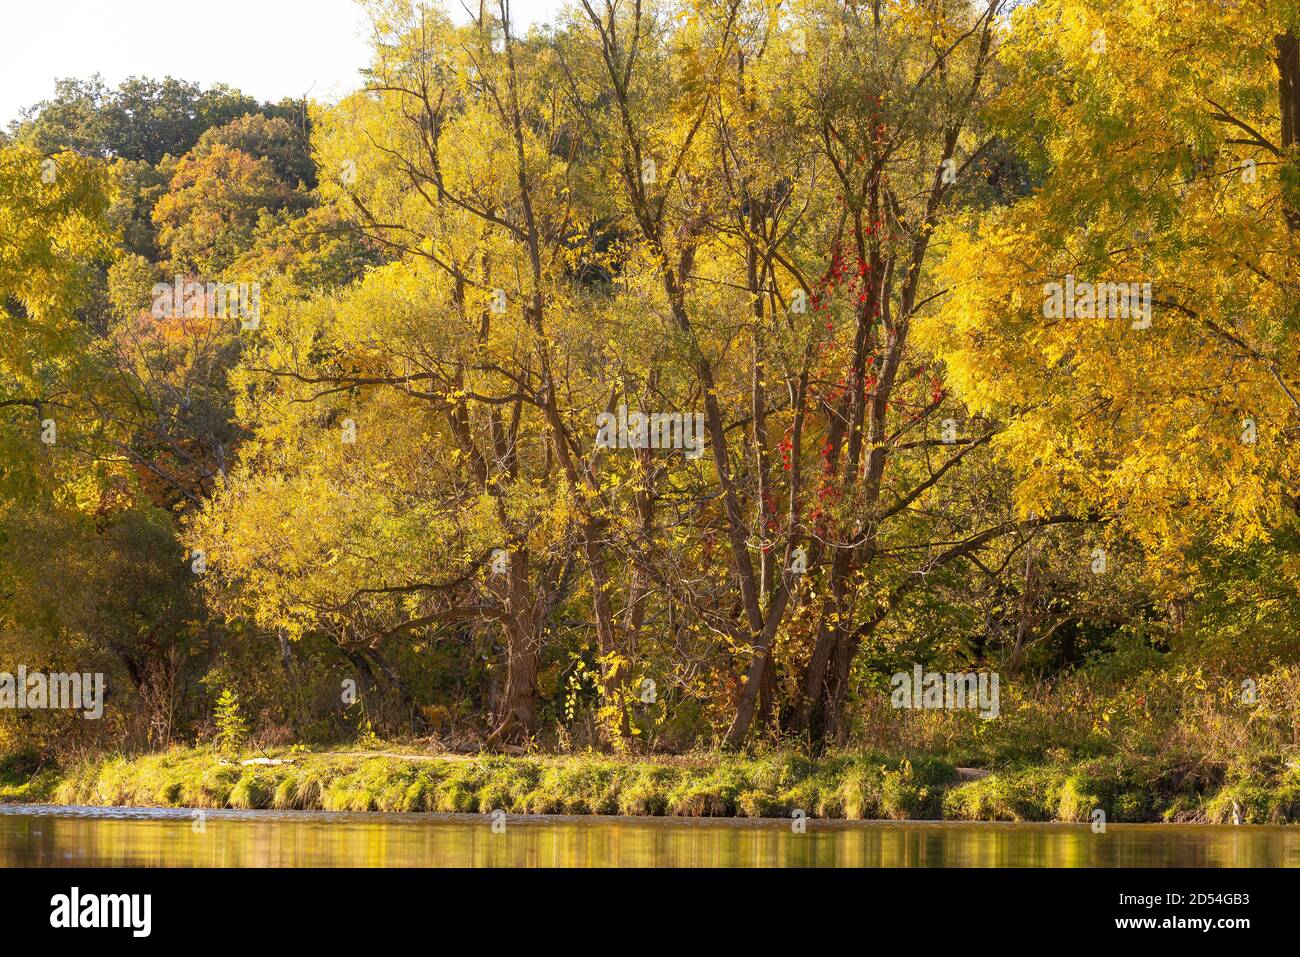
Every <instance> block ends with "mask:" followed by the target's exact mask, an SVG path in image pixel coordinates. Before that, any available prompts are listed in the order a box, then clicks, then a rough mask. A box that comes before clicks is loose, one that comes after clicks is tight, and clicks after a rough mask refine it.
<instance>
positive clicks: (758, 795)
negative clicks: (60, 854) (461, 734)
mask: <svg viewBox="0 0 1300 957" xmlns="http://www.w3.org/2000/svg"><path fill="white" fill-rule="evenodd" d="M268 759H269V760H270V761H282V762H284V763H278V764H277V763H265V762H266V761H267V760H268ZM255 760H260V761H262V762H263V763H258V764H252V763H242V762H241V760H240V759H232V758H230V757H223V756H222V755H221V754H219V753H217V752H216V751H213V750H211V749H206V748H190V749H174V750H171V751H167V752H164V753H159V754H146V755H140V756H136V757H130V758H128V757H123V756H114V757H106V758H98V759H92V760H87V761H84V762H82V763H80V764H76V765H73V766H69V767H67V768H55V767H40V768H38V769H36V770H35V772H34V773H32V771H31V770H30V769H28V770H26V771H23V770H21V769H16V768H13V767H10V768H7V769H5V771H4V773H3V775H2V776H0V802H4V803H29V804H34V803H54V804H65V805H90V806H109V807H111V806H136V807H196V808H239V809H300V810H324V811H398V812H403V811H404V812H443V813H488V812H491V811H494V810H503V811H505V812H507V813H510V814H623V815H650V816H679V817H789V816H792V815H795V814H796V812H798V811H802V812H804V814H806V815H807V816H808V817H811V818H845V819H850V820H853V819H875V820H954V821H1090V820H1092V819H1093V812H1094V811H1096V810H1101V811H1103V812H1104V813H1105V816H1106V817H1105V819H1106V820H1107V821H1109V822H1158V821H1165V822H1188V823H1193V822H1194V823H1201V822H1204V823H1226V822H1230V821H1231V820H1232V819H1233V815H1234V809H1235V811H1236V814H1237V817H1238V819H1239V820H1241V821H1242V822H1243V823H1256V824H1282V823H1297V822H1300V766H1297V765H1296V764H1295V763H1291V762H1285V761H1279V762H1276V763H1275V764H1274V765H1272V766H1268V765H1259V766H1255V767H1253V768H1251V769H1250V771H1249V772H1248V773H1243V772H1242V770H1241V769H1240V768H1237V769H1231V770H1228V769H1219V768H1214V767H1207V766H1205V764H1204V762H1199V763H1198V762H1196V761H1194V760H1189V759H1186V758H1184V759H1178V758H1175V757H1173V756H1168V755H1165V756H1160V757H1150V758H1142V757H1133V756H1124V757H1120V756H1107V757H1100V758H1091V759H1086V760H1080V761H1068V760H1059V761H1056V762H1052V763H1046V764H1038V765H1020V766H1016V767H1008V768H1002V769H992V770H989V771H987V773H986V772H984V771H979V770H959V769H958V767H957V766H955V765H954V764H952V763H950V762H948V761H946V760H943V759H941V758H935V757H914V758H911V759H907V758H899V757H895V756H887V755H882V754H879V753H855V754H849V753H844V754H832V755H826V756H823V757H821V758H819V759H817V760H810V759H808V758H806V757H803V756H801V755H797V754H792V753H788V752H778V753H772V754H766V755H759V756H754V757H739V756H726V755H719V754H714V753H701V754H695V755H687V756H675V757H667V756H665V757H635V758H634V757H627V758H622V757H611V756H605V755H578V756H543V755H539V756H526V757H504V756H497V755H492V756H487V755H485V756H468V757H467V756H458V755H440V754H420V753H409V754H407V753H396V752H395V750H394V749H392V748H387V749H385V751H384V752H383V753H379V752H375V753H367V752H357V751H348V752H331V751H302V750H294V751H288V750H282V751H268V752H267V753H266V755H259V756H249V755H245V756H243V761H255ZM977 775H982V776H977Z"/></svg>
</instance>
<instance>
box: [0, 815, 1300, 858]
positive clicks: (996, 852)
mask: <svg viewBox="0 0 1300 957" xmlns="http://www.w3.org/2000/svg"><path fill="white" fill-rule="evenodd" d="M195 813H196V812H192V811H188V810H173V809H156V808H87V807H46V806H9V807H4V806H0V867H120V866H130V867H158V866H162V867H345V866H346V867H574V866H577V867H609V866H616V867H1166V866H1171V867H1296V866H1300V828H1288V827H1252V826H1242V827H1232V826H1223V827H1218V826H1207V825H1190V824H1187V825H1182V824H1111V825H1108V826H1107V828H1106V833H1105V834H1094V833H1092V831H1091V829H1090V827H1089V826H1088V825H1087V824H972V823H948V822H941V823H940V822H923V821H906V822H894V821H888V822H878V821H808V822H807V831H806V833H803V834H796V833H794V832H793V831H792V829H791V822H790V821H788V820H759V821H754V820H735V819H718V818H712V819H710V818H703V819H682V818H619V817H563V816H549V815H547V816H543V815H538V816H528V817H515V816H511V817H508V818H506V819H505V828H504V831H503V832H502V833H494V832H493V829H492V819H491V818H490V817H489V816H487V815H479V814H332V813H325V812H314V811H205V812H204V815H205V820H204V822H203V823H204V828H203V830H202V832H197V831H196V830H195V826H196V824H195V821H194V820H193V817H192V816H193V815H194V814H195Z"/></svg>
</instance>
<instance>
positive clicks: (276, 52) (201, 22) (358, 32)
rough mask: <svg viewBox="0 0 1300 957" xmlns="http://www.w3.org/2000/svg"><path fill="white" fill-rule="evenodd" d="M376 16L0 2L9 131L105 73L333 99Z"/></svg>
mask: <svg viewBox="0 0 1300 957" xmlns="http://www.w3.org/2000/svg"><path fill="white" fill-rule="evenodd" d="M470 2H472V3H474V5H475V6H476V5H477V2H476V0H470ZM444 5H445V6H446V7H447V9H448V10H449V11H451V13H452V15H453V16H456V14H457V13H460V12H461V7H460V4H459V2H458V0H444ZM561 5H562V4H561V0H512V2H511V13H512V19H513V20H515V22H516V23H517V24H518V25H519V26H520V27H521V28H522V27H523V26H524V24H525V23H533V22H539V21H541V22H544V21H546V20H547V19H549V18H550V17H551V16H553V15H554V13H555V11H556V10H558V9H559V8H560V6H561ZM461 18H463V15H462V17H458V19H461ZM365 24H366V21H365V15H364V13H363V11H362V9H361V8H360V7H359V6H358V5H357V4H356V3H355V2H354V0H0V37H3V38H4V53H3V54H2V55H0V129H8V127H9V123H10V121H11V120H15V119H17V118H18V114H19V112H20V111H21V110H22V109H23V108H24V107H27V106H31V105H33V104H35V103H37V102H39V101H40V100H45V99H49V98H50V97H51V96H53V95H54V81H55V80H56V79H61V78H63V77H78V78H81V79H85V78H88V77H90V76H91V75H92V74H94V73H101V74H103V76H104V80H105V82H106V83H107V84H108V85H109V86H110V87H112V86H116V85H117V84H118V83H120V82H121V81H122V80H124V79H126V78H127V77H128V76H147V77H153V78H155V79H162V78H163V77H164V76H173V77H175V78H176V79H178V80H187V81H190V82H196V83H201V84H202V85H203V86H204V87H205V88H206V87H208V86H209V85H211V84H213V83H218V82H223V83H227V84H229V85H230V86H233V87H236V88H238V89H239V90H241V91H242V92H244V93H246V94H248V95H249V96H254V97H256V98H257V99H259V100H270V101H272V102H274V101H276V100H279V99H280V98H281V97H285V96H293V97H300V96H302V95H303V94H304V93H306V92H307V91H308V90H309V89H310V90H311V96H312V97H313V98H314V99H322V100H330V99H334V98H336V97H338V96H340V95H342V94H344V93H346V92H348V91H349V90H352V89H355V88H356V87H357V86H359V85H360V82H361V81H360V77H359V76H358V75H357V70H358V69H360V68H361V67H363V66H365V65H366V64H367V63H368V62H369V53H368V47H367V44H366V40H365V36H366V29H365ZM313 84H314V85H313Z"/></svg>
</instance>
